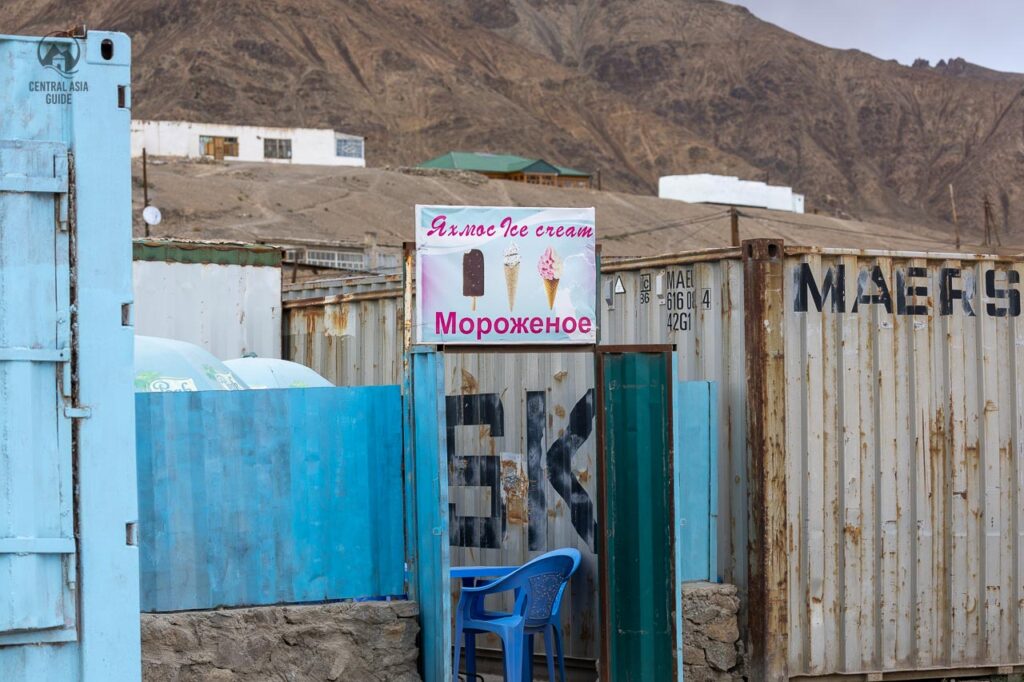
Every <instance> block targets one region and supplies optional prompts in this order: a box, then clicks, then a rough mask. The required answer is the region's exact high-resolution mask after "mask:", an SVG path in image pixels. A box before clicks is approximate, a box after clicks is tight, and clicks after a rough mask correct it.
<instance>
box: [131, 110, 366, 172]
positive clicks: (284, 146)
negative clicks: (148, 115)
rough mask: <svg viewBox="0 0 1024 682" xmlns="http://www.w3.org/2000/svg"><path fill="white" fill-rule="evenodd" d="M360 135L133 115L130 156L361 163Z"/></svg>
mask: <svg viewBox="0 0 1024 682" xmlns="http://www.w3.org/2000/svg"><path fill="white" fill-rule="evenodd" d="M363 142H364V140H363V138H361V137H359V136H358V135H346V134H344V133H339V132H336V131H334V130H330V129H328V128H268V127H263V126H240V125H228V124H224V123H194V122H191V121H141V120H133V121H132V156H133V157H138V156H142V150H143V149H145V150H146V154H147V155H149V156H179V157H185V158H189V159H199V158H204V157H205V158H211V159H227V160H232V161H267V162H269V163H299V164H309V165H314V166H359V167H365V166H366V157H365V154H364V152H365V149H364V144H363Z"/></svg>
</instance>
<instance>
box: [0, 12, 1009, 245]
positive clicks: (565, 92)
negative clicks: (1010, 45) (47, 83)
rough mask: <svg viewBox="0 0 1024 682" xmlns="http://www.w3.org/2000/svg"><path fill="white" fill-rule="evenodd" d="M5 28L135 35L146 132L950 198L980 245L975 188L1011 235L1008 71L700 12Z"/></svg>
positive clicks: (882, 209)
mask: <svg viewBox="0 0 1024 682" xmlns="http://www.w3.org/2000/svg"><path fill="white" fill-rule="evenodd" d="M0 20H2V21H3V26H4V27H5V30H7V31H10V32H16V33H40V32H48V31H50V30H53V29H56V28H64V27H67V26H68V25H70V24H72V23H75V22H78V21H85V22H86V23H87V24H88V25H89V26H91V27H96V28H99V27H103V28H112V29H118V30H123V31H126V32H128V33H130V34H131V35H132V37H133V40H134V53H135V62H134V63H135V71H134V93H133V103H134V107H135V111H134V115H135V116H136V117H140V118H185V119H194V120H209V121H237V122H244V123H265V124H276V125H305V126H331V127H334V128H336V129H338V130H343V131H347V132H355V133H359V134H363V135H366V136H367V137H368V143H367V150H368V152H367V155H368V161H369V162H370V163H371V164H372V165H382V164H402V165H404V164H414V163H417V162H419V161H422V160H424V159H426V158H428V157H430V156H433V155H436V154H439V153H442V152H444V151H448V150H450V149H471V150H491V151H508V152H514V153H520V154H524V155H538V156H544V157H547V158H550V159H552V160H554V161H557V162H560V163H564V164H567V165H572V166H576V167H580V168H585V169H595V170H596V169H600V170H601V172H602V179H603V182H604V186H605V187H608V188H612V189H617V190H624V191H634V192H648V193H649V192H652V191H653V190H654V189H655V187H656V183H657V178H658V176H659V175H663V174H669V173H687V172H718V173H731V174H735V175H740V176H742V177H745V178H750V179H765V178H768V179H769V181H770V182H772V183H780V184H791V185H792V186H794V187H795V188H796V189H797V191H801V192H804V193H805V194H806V195H807V198H808V207H809V209H816V210H818V211H819V212H821V213H825V214H830V215H839V216H846V215H850V216H855V217H865V218H871V217H878V216H885V217H887V218H895V219H906V220H908V221H911V222H917V223H930V224H935V225H939V224H941V223H942V222H943V221H945V220H948V217H949V200H948V186H949V184H953V185H954V187H955V189H956V193H957V203H958V208H959V209H960V214H961V220H962V222H963V223H964V224H965V230H967V231H969V230H974V232H975V237H974V238H973V239H974V241H977V238H976V235H977V233H978V231H979V230H980V229H981V225H982V222H981V216H982V209H981V206H982V197H983V196H984V195H985V194H986V193H987V194H988V195H989V196H990V199H991V202H992V205H993V207H994V213H995V217H996V221H997V223H998V224H999V225H1000V226H1001V227H1002V228H1003V229H1004V230H1005V231H1006V232H1007V233H1008V234H1007V235H1006V237H1005V238H1006V239H1007V240H1009V241H1021V237H1022V234H1021V233H1024V224H1022V220H1024V182H1022V181H1024V144H1022V143H1024V101H1022V98H1021V89H1022V87H1024V77H1022V76H1018V75H1013V74H1001V73H998V72H993V71H989V70H987V69H983V68H980V67H976V66H973V65H970V64H966V63H965V62H963V61H962V60H955V59H954V60H950V61H949V62H943V63H942V64H940V65H937V66H936V67H930V66H928V65H926V64H918V65H916V66H915V67H906V66H900V65H899V64H896V63H895V62H887V61H882V60H879V59H876V58H874V57H871V56H869V55H866V54H864V53H860V52H856V51H840V50H833V49H830V48H826V47H823V46H820V45H817V44H814V43H811V42H809V41H806V40H803V39H801V38H799V37H797V36H795V35H793V34H790V33H788V32H786V31H783V30H782V29H779V28H778V27H775V26H773V25H771V24H768V23H765V22H763V21H761V20H759V19H757V18H756V17H754V16H753V15H752V14H750V13H749V12H748V11H746V10H744V9H743V8H740V7H737V6H733V5H729V4H725V3H722V2H717V1H715V0H381V1H380V2H362V1H357V0H348V1H345V0H342V1H338V0H331V1H328V0H217V1H214V0H191V1H186V0H170V1H168V0H95V2H92V3H89V6H88V8H83V7H81V6H80V5H79V4H78V3H70V2H61V1H59V0H8V2H5V3H4V4H3V5H2V6H0ZM946 229H951V228H950V227H949V226H948V225H947V228H946Z"/></svg>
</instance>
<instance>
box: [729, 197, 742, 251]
mask: <svg viewBox="0 0 1024 682" xmlns="http://www.w3.org/2000/svg"><path fill="white" fill-rule="evenodd" d="M729 223H730V227H731V232H732V245H733V246H739V245H740V212H739V211H737V210H736V207H735V206H733V207H731V208H730V209H729Z"/></svg>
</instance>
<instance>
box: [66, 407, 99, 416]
mask: <svg viewBox="0 0 1024 682" xmlns="http://www.w3.org/2000/svg"><path fill="white" fill-rule="evenodd" d="M64 416H65V417H67V418H68V419H88V418H89V417H91V416H92V408H91V407H85V406H82V405H79V406H74V405H65V406H64Z"/></svg>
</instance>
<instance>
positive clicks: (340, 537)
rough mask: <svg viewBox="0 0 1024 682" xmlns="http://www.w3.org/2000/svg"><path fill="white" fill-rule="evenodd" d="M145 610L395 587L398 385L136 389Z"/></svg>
mask: <svg viewBox="0 0 1024 682" xmlns="http://www.w3.org/2000/svg"><path fill="white" fill-rule="evenodd" d="M136 421H137V429H136V433H137V449H138V483H139V531H140V534H141V537H140V562H141V594H142V610H143V611H147V612H152V611H178V610H184V609H206V608H213V607H217V606H251V605H260V604H275V603H287V602H317V601H324V600H332V599H346V598H357V597H369V596H384V595H399V594H402V593H404V591H405V589H404V561H405V556H404V546H403V545H404V532H403V511H402V505H403V499H402V497H403V496H402V397H401V392H400V389H399V387H398V386H368V387H359V388H313V389H287V390H264V391H209V392H196V393H139V394H137V395H136Z"/></svg>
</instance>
